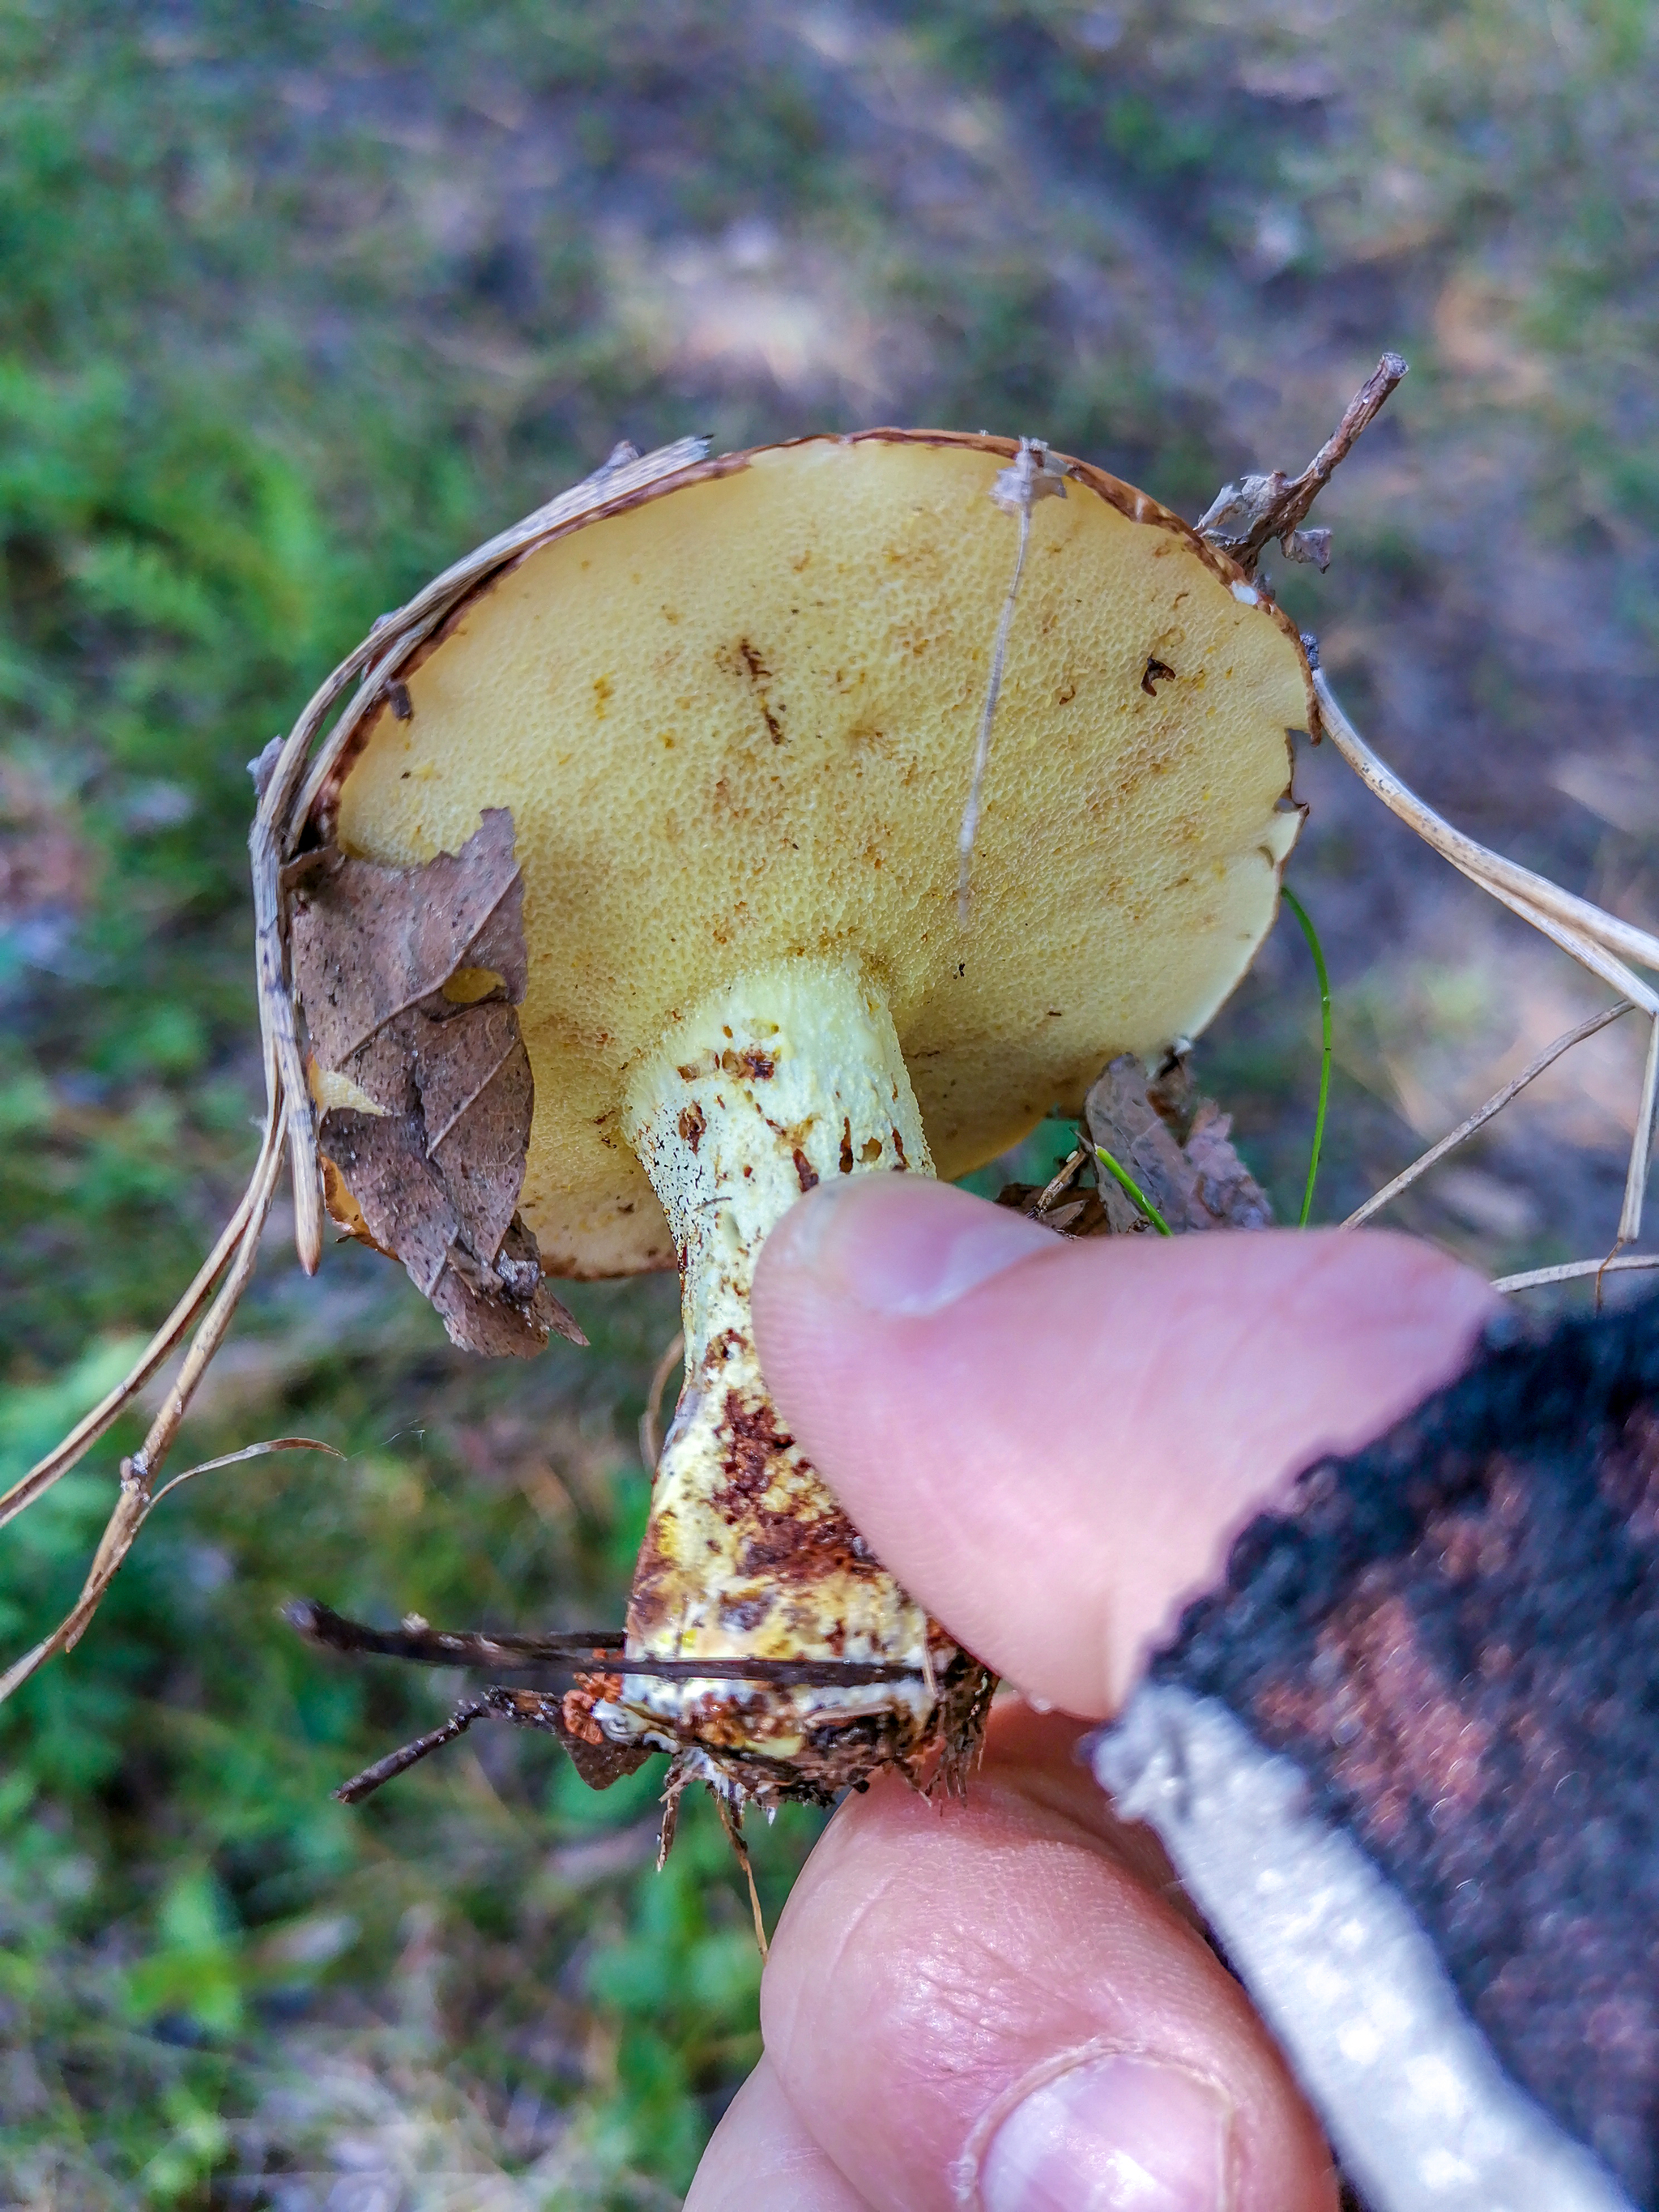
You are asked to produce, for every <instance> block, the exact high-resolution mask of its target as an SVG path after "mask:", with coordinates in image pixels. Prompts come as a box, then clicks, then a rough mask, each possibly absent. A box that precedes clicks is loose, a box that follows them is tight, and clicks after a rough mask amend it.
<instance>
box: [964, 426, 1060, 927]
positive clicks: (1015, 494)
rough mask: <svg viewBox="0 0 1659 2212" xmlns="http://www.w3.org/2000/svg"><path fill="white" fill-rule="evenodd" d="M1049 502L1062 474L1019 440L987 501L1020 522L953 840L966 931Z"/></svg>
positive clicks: (1038, 446)
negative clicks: (1035, 540)
mask: <svg viewBox="0 0 1659 2212" xmlns="http://www.w3.org/2000/svg"><path fill="white" fill-rule="evenodd" d="M1051 496H1052V497H1056V498H1060V499H1064V498H1065V496H1066V478H1065V473H1064V471H1063V470H1062V469H1060V467H1058V466H1053V467H1051V465H1050V464H1049V460H1048V447H1047V446H1046V445H1044V443H1043V442H1042V439H1041V438H1022V439H1021V440H1020V441H1019V451H1018V453H1016V454H1015V456H1014V459H1013V465H1012V467H1010V468H1006V469H1000V470H999V471H997V478H996V482H995V483H994V484H993V485H992V487H991V497H992V498H993V499H994V501H996V503H997V505H998V506H999V507H1000V508H1001V509H1002V511H1003V513H1005V514H1013V515H1018V518H1019V544H1018V548H1017V550H1016V551H1015V554H1014V573H1013V574H1012V576H1011V577H1010V578H1009V579H1008V592H1007V596H1006V599H1004V600H1003V602H1002V612H1001V614H1000V616H999V617H998V618H997V628H996V636H995V638H994V641H993V642H992V646H991V673H990V678H989V679H988V681H987V684H986V686H985V704H984V707H983V708H981V713H980V718H979V736H978V738H977V739H976V740H975V745H974V773H973V775H972V778H971V779H970V781H969V786H968V804H967V805H966V806H964V807H963V811H962V828H961V829H960V831H959V832H958V833H957V916H958V918H959V920H960V921H961V922H962V923H963V927H966V926H967V921H968V905H969V900H968V885H969V874H970V872H971V871H972V868H973V865H974V840H975V837H976V836H977V835H978V834H979V812H980V805H981V800H982V799H983V798H984V795H985V771H986V769H987V768H988V767H989V765H990V760H991V725H992V724H993V723H994V721H995V720H996V713H997V701H998V700H999V699H1000V697H1001V696H1002V671H1003V665H1004V663H1005V661H1006V659H1007V654H1008V633H1009V630H1010V629H1012V626H1013V620H1014V607H1015V605H1016V603H1017V602H1018V599H1019V581H1020V578H1021V577H1022V576H1023V575H1024V573H1025V551H1026V548H1027V547H1028V546H1029V545H1030V542H1031V509H1032V508H1033V507H1035V506H1036V502H1037V501H1038V500H1040V499H1044V498H1048V497H1051Z"/></svg>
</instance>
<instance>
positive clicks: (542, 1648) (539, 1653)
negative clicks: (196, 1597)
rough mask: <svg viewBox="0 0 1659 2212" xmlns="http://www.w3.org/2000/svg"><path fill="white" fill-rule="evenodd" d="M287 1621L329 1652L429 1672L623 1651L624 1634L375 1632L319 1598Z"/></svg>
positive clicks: (287, 1613)
mask: <svg viewBox="0 0 1659 2212" xmlns="http://www.w3.org/2000/svg"><path fill="white" fill-rule="evenodd" d="M283 1620H285V1621H286V1622H287V1623H288V1625H289V1627H290V1628H293V1629H297V1630H298V1631H299V1632H300V1634H301V1636H303V1637H304V1638H306V1640H307V1642H308V1643H311V1644H322V1645H323V1646H324V1647H325V1649H326V1650H330V1651H344V1652H349V1653H351V1654H353V1655H354V1656H355V1655H357V1654H367V1655H368V1656H373V1657H376V1658H383V1659H414V1660H416V1661H418V1662H420V1663H421V1664H422V1666H426V1667H492V1668H498V1669H500V1670H501V1671H503V1672H510V1671H511V1670H512V1669H513V1668H515V1667H526V1666H536V1665H538V1664H544V1663H545V1662H550V1661H553V1662H558V1661H567V1662H568V1661H575V1662H579V1663H580V1665H582V1666H584V1667H591V1666H592V1665H593V1664H594V1663H595V1662H598V1661H605V1662H610V1661H611V1660H613V1659H614V1657H615V1655H616V1654H617V1652H618V1651H620V1650H622V1648H623V1632H622V1631H621V1629H619V1628H617V1629H608V1628H601V1629H595V1630H592V1631H591V1632H590V1631H587V1630H577V1631H572V1632H570V1633H568V1634H557V1633H555V1634H550V1635H544V1636H490V1635H488V1634H480V1633H478V1632H474V1631H467V1632H459V1633H456V1632H450V1631H447V1630H444V1629H436V1628H428V1627H427V1626H426V1625H425V1623H424V1622H416V1621H410V1622H409V1623H408V1624H406V1625H405V1626H404V1627H402V1628H391V1629H387V1628H370V1627H368V1626H367V1625H366V1624H365V1623H364V1622H362V1621H360V1620H347V1619H346V1618H345V1617H344V1615H343V1613H336V1612H334V1611H333V1609H332V1608H331V1607H329V1606H325V1605H319V1603H318V1602H317V1601H316V1600H315V1599H314V1598H295V1599H294V1600H293V1601H292V1602H290V1603H289V1604H288V1605H285V1606H284V1607H283Z"/></svg>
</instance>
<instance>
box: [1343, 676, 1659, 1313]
mask: <svg viewBox="0 0 1659 2212" xmlns="http://www.w3.org/2000/svg"><path fill="white" fill-rule="evenodd" d="M1304 643H1305V644H1306V645H1307V647H1308V658H1309V661H1310V665H1311V667H1312V670H1313V681H1314V691H1315V695H1316V698H1317V700H1318V702H1319V713H1320V721H1321V724H1322V727H1323V729H1324V731H1325V732H1326V734H1327V735H1328V737H1329V738H1330V739H1331V742H1332V743H1333V744H1334V745H1335V747H1336V749H1337V750H1338V751H1339V752H1340V754H1341V756H1342V757H1343V758H1344V760H1346V762H1347V763H1348V765H1349V767H1350V768H1352V769H1353V771H1354V773H1355V775H1358V777H1359V779H1360V781H1361V782H1362V783H1364V785H1365V787H1366V788H1367V789H1368V790H1369V791H1370V792H1371V793H1372V794H1373V795H1374V796H1375V797H1376V798H1377V799H1381V800H1382V802H1383V805H1385V806H1386V807H1387V808H1388V809H1389V811H1390V813H1393V814H1395V815H1397V816H1398V817H1400V819H1401V821H1402V822H1404V823H1406V824H1407V826H1408V827H1409V828H1410V829H1414V830H1415V831H1416V833H1417V835H1418V836H1419V837H1421V838H1422V839H1423V840H1424V842H1425V843H1426V844H1429V845H1431V846H1432V847H1433V848H1434V849H1435V851H1436V852H1437V853H1439V854H1441V855H1442V856H1443V858H1444V859H1446V860H1449V861H1450V863H1451V865H1452V866H1454V867H1455V868H1456V869H1457V870H1458V871H1459V872H1460V873H1462V874H1463V875H1465V876H1467V877H1468V878H1469V880H1470V882H1471V883H1473V884H1478V885H1479V887H1480V890H1483V891H1485V892H1486V894H1487V896H1489V897H1491V898H1494V899H1496V900H1497V901H1498V903H1499V905H1501V906H1506V907H1507V908H1509V909H1510V912H1511V913H1512V914H1516V915H1519V916H1520V918H1521V919H1522V921H1525V922H1528V923H1529V924H1530V926H1531V927H1533V928H1534V929H1535V930H1537V931H1539V933H1541V935H1543V936H1545V937H1547V938H1548V939H1550V940H1551V942H1552V943H1553V944H1555V945H1559V947H1560V948H1561V950H1562V951H1564V952H1565V953H1567V954H1568V955H1569V956H1570V957H1571V958H1572V959H1574V960H1576V961H1577V963H1579V965H1580V966H1581V967H1583V968H1586V969H1589V972H1590V974H1591V975H1595V976H1598V977H1599V978H1600V979H1601V981H1603V982H1605V983H1608V984H1610V985H1611V986H1612V987H1613V989H1614V990H1616V991H1617V992H1619V994H1620V996H1621V997H1622V998H1623V999H1625V1000H1628V1001H1629V1003H1630V1004H1631V1005H1632V1006H1635V1007H1638V1008H1639V1009H1640V1010H1641V1012H1643V1013H1644V1014H1645V1015H1646V1016H1647V1017H1648V1020H1649V1039H1648V1051H1647V1058H1646V1063H1645V1066H1644V1071H1643V1077H1642V1092H1641V1099H1640V1103H1639V1105H1638V1111H1637V1116H1636V1128H1635V1133H1634V1135H1633V1137H1632V1143H1631V1150H1630V1164H1629V1166H1628V1168H1627V1170H1626V1176H1625V1197H1624V1204H1623V1206H1622V1207H1621V1208H1620V1217H1619V1230H1618V1235H1617V1237H1616V1238H1615V1240H1614V1243H1613V1250H1614V1251H1615V1252H1617V1251H1618V1250H1619V1249H1620V1247H1621V1246H1623V1245H1626V1244H1628V1243H1632V1242H1633V1241H1634V1240H1635V1238H1636V1237H1638V1236H1639V1235H1640V1234H1641V1229H1642V1212H1643V1207H1644V1203H1645V1200H1646V1195H1647V1179H1648V1163H1649V1158H1650V1153H1651V1152H1652V1147H1653V1129H1654V1116H1655V1109H1656V1106H1659V993H1656V992H1655V991H1654V990H1653V989H1652V988H1651V987H1650V986H1649V985H1648V984H1646V983H1644V982H1643V981H1642V980H1641V978H1640V977H1639V976H1638V975H1635V974H1633V973H1632V970H1631V969H1630V968H1628V967H1627V966H1626V964H1625V963H1626V960H1634V961H1636V962H1638V963H1640V965H1641V966H1643V967H1644V968H1652V969H1659V937H1655V936H1654V935H1653V934H1652V933H1650V931H1647V930H1644V929H1640V928H1638V927H1637V926H1636V925H1635V924H1634V923H1633V922H1627V921H1620V919H1619V918H1618V916H1617V915H1610V914H1607V913H1606V912H1604V910H1603V909H1602V908H1601V907H1598V906H1595V905H1594V904H1593V903H1592V902H1591V901H1589V899H1584V898H1579V897H1577V896H1575V895H1574V894H1573V893H1571V892H1570V891H1564V890H1562V889H1561V888H1560V886H1559V884H1553V883H1551V882H1550V880H1549V879H1548V878H1547V877H1545V876H1540V875H1536V874H1534V872H1533V871H1532V870H1531V869H1530V868H1523V867H1522V866H1519V865H1518V864H1517V863H1516V862H1515V861H1513V860H1504V858H1503V856H1502V854H1498V853H1493V852H1490V851H1488V849H1487V848H1486V846H1484V845H1481V844H1479V843H1477V842H1476V841H1475V840H1474V838H1473V837H1470V836H1467V835H1466V834H1465V833H1464V832H1463V831H1462V830H1461V829H1454V828H1453V827H1452V825H1451V824H1450V823H1449V822H1446V821H1444V820H1443V818H1442V817H1440V816H1439V815H1438V814H1437V813H1436V812H1435V811H1434V810H1433V808H1432V807H1431V806H1428V805H1425V803H1424V801H1423V800H1422V799H1419V797H1418V796H1417V793H1415V792H1414V791H1413V790H1412V789H1411V788H1410V787H1408V786H1407V784H1405V783H1403V782H1402V781H1401V779H1400V778H1399V777H1398V776H1397V775H1395V773H1394V771H1393V769H1390V768H1389V767H1388V766H1387V765H1386V763H1383V761H1382V760H1380V759H1379V758H1378V757H1377V756H1376V754H1375V753H1374V752H1373V751H1372V750H1371V749H1370V746H1369V745H1368V744H1366V743H1365V741H1364V738H1362V737H1361V736H1360V734H1359V732H1358V730H1356V729H1355V727H1354V726H1353V724H1352V721H1350V720H1349V719H1348V716H1347V715H1346V714H1345V713H1344V711H1343V709H1342V707H1341V705H1340V702H1339V701H1338V699H1337V697H1336V695H1335V693H1334V691H1333V690H1332V689H1331V686H1330V681H1329V678H1328V677H1327V676H1326V675H1325V673H1324V671H1323V670H1322V668H1321V667H1320V665H1319V652H1318V647H1317V645H1316V642H1315V641H1313V640H1312V639H1306V640H1304ZM1621 1011H1622V1010H1621ZM1575 1264H1577V1263H1575ZM1606 1264H1607V1263H1606V1262H1603V1261H1585V1262H1583V1264H1582V1266H1579V1267H1578V1273H1581V1274H1586V1275H1590V1274H1595V1275H1599V1274H1600V1273H1602V1272H1603V1271H1604V1269H1605V1266H1606ZM1568 1279H1570V1278H1569V1277H1568V1276H1566V1275H1561V1274H1555V1275H1552V1274H1550V1273H1549V1272H1548V1271H1547V1270H1546V1271H1544V1273H1542V1274H1536V1273H1535V1274H1534V1276H1533V1277H1531V1278H1528V1283H1527V1284H1524V1285H1523V1284H1522V1283H1521V1282H1520V1281H1519V1279H1508V1278H1506V1281H1509V1282H1510V1284H1511V1286H1512V1287H1515V1288H1523V1287H1529V1286H1530V1285H1531V1283H1532V1282H1533V1281H1534V1280H1537V1281H1545V1280H1553V1281H1563V1282H1564V1281H1566V1280H1568Z"/></svg>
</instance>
